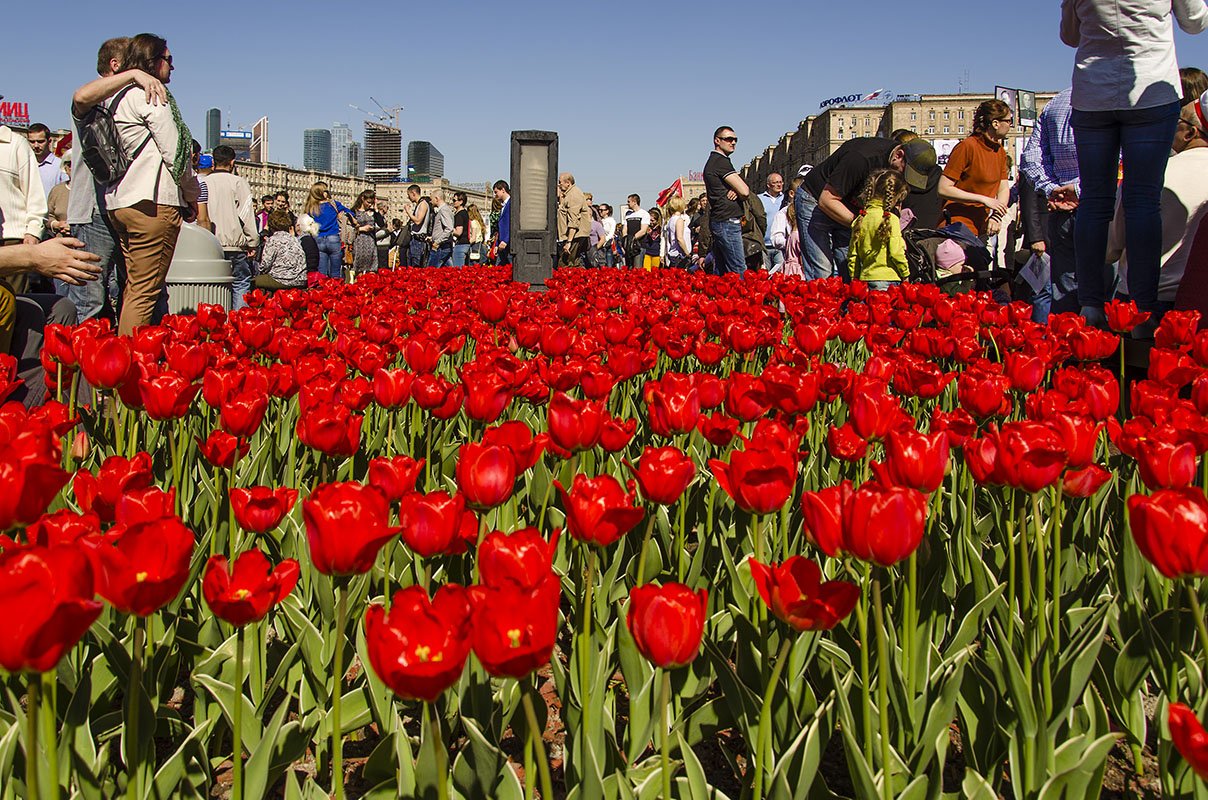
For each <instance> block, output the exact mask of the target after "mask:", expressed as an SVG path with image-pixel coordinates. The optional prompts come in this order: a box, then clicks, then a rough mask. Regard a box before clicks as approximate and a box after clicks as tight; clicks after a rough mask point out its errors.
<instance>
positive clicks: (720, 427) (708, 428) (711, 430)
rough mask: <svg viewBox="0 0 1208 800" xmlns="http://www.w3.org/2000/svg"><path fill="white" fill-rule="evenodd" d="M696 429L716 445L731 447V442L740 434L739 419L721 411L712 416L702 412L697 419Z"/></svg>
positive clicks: (710, 442)
mask: <svg viewBox="0 0 1208 800" xmlns="http://www.w3.org/2000/svg"><path fill="white" fill-rule="evenodd" d="M696 429H697V430H699V431H700V435H701V436H703V437H705V440H706V441H708V442H709V444H711V445H713V446H714V447H729V446H730V442H732V441H734V438H735V437H736V436H738V420H736V419H734V418H733V417H727V416H726V415H725V414H720V413H718V414H713V415H712V416H705V415H704V414H701V415H700V418H699V419H697V421H696Z"/></svg>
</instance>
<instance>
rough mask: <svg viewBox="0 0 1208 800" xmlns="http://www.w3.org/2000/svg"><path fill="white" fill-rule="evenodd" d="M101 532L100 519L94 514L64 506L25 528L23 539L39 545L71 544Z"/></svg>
mask: <svg viewBox="0 0 1208 800" xmlns="http://www.w3.org/2000/svg"><path fill="white" fill-rule="evenodd" d="M100 532H101V519H100V517H98V516H97V515H96V514H77V513H75V512H74V511H72V510H70V509H67V508H64V509H61V510H59V511H56V512H54V513H53V514H46V515H45V516H43V517H42V518H40V519H39V520H38V521H37V522H35V523H33V524H32V525H30V526H29V527H28V528H26V529H25V541H27V542H28V543H30V544H36V545H38V546H39V547H53V546H55V545H57V544H73V543H75V542H76V541H78V540H80V539H82V538H84V537H85V536H89V535H91V534H99V533H100Z"/></svg>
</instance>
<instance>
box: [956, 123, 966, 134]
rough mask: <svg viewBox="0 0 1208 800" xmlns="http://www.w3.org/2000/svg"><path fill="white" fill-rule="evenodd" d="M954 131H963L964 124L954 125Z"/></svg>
mask: <svg viewBox="0 0 1208 800" xmlns="http://www.w3.org/2000/svg"><path fill="white" fill-rule="evenodd" d="M956 132H957V133H964V132H965V126H964V125H957V126H956Z"/></svg>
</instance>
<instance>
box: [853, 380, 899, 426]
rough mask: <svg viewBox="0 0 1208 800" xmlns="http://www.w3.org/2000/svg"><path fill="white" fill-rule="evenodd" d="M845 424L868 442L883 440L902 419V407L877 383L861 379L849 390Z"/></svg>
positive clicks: (883, 386)
mask: <svg viewBox="0 0 1208 800" xmlns="http://www.w3.org/2000/svg"><path fill="white" fill-rule="evenodd" d="M850 395H851V399H850V401H849V407H850V415H849V417H848V424H850V425H851V426H852V429H853V430H855V432H856V433H857V434H859V436H860V438H861V439H865V440H867V441H873V440H879V439H883V438H885V435H886V434H888V433H889V432H890V431H891V430H893V429H894V428H896V427H897V426H898V424H899V421H900V420H901V419H902V408H901V406H899V405H898V401H897V399H896V398H895V397H894V396H893V395H891V394H889V392H888V391H887V390H886V387H885V384H883V383H882V382H880V381H877V380H872V379H869V378H863V377H860V378H858V379H857V381H856V382H855V383H853V384H852V388H851V392H850Z"/></svg>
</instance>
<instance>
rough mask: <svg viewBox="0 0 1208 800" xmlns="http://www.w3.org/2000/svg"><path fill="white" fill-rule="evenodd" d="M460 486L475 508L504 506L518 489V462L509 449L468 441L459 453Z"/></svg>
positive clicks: (458, 477) (458, 472)
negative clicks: (516, 488) (515, 489)
mask: <svg viewBox="0 0 1208 800" xmlns="http://www.w3.org/2000/svg"><path fill="white" fill-rule="evenodd" d="M457 485H458V487H460V489H461V493H462V494H463V495H465V498H466V502H468V503H469V504H470V505H472V506H474V507H475V508H494V507H495V506H498V505H502V504H503V503H505V502H507V499H508V498H509V497H511V496H512V490H513V489H514V488H515V487H516V460H515V458H513V457H512V454H511V453H510V452H508V450H507V449H506V448H503V447H496V446H494V445H489V444H480V443H479V442H467V443H465V444H463V445H462V446H461V448H460V450H458V453H457Z"/></svg>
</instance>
